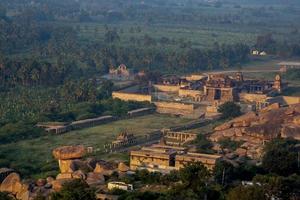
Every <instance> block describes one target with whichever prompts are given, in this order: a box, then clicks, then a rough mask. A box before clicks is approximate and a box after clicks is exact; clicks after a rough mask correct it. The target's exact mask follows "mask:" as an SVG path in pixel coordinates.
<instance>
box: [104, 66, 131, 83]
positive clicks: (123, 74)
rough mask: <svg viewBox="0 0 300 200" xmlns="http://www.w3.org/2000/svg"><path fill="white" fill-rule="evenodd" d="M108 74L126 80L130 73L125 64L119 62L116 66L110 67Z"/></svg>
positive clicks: (113, 77) (112, 77)
mask: <svg viewBox="0 0 300 200" xmlns="http://www.w3.org/2000/svg"><path fill="white" fill-rule="evenodd" d="M109 76H110V78H111V79H121V80H128V79H130V78H131V76H132V74H131V72H130V71H129V70H128V69H127V67H126V65H124V64H121V65H119V67H117V68H114V67H110V69H109Z"/></svg>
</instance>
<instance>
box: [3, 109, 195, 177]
mask: <svg viewBox="0 0 300 200" xmlns="http://www.w3.org/2000/svg"><path fill="white" fill-rule="evenodd" d="M189 121H190V120H189V119H183V118H178V117H171V116H167V115H159V114H152V115H146V116H142V117H137V118H132V119H125V120H120V121H115V122H112V123H109V124H105V125H101V126H97V127H93V128H87V129H82V130H78V131H72V132H69V133H66V134H62V135H46V136H43V137H40V138H38V139H32V140H24V141H20V142H17V143H11V144H6V145H0V158H1V159H0V162H1V163H0V166H1V165H4V164H5V162H6V163H9V166H7V167H11V168H14V169H20V170H21V174H23V175H26V176H31V175H33V176H46V175H49V174H55V173H56V170H57V163H56V161H54V160H53V157H52V154H51V151H52V150H53V149H54V148H56V147H59V146H63V145H79V144H82V145H85V146H92V147H94V148H95V149H97V148H98V149H99V150H100V151H99V152H98V153H97V154H96V156H97V157H98V158H105V159H111V158H112V157H110V156H107V155H104V154H103V152H102V151H101V150H102V148H103V145H104V144H105V143H107V142H111V141H112V140H113V139H114V138H115V137H116V135H117V134H118V133H119V132H120V131H121V130H124V129H127V130H128V131H129V132H131V133H134V134H137V135H141V134H145V133H147V132H150V131H153V130H157V129H161V128H167V127H171V126H177V125H181V124H185V123H187V122H189ZM112 156H116V157H118V158H119V157H120V156H124V155H112ZM45 172H47V173H45ZM50 172H51V173H50Z"/></svg>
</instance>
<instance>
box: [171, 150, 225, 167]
mask: <svg viewBox="0 0 300 200" xmlns="http://www.w3.org/2000/svg"><path fill="white" fill-rule="evenodd" d="M220 158H221V156H219V155H210V154H201V153H190V152H188V153H187V154H183V155H176V161H175V167H176V169H180V168H183V167H185V166H186V165H188V164H191V163H195V162H200V163H202V164H203V165H204V166H205V167H207V168H208V169H213V168H214V166H215V165H216V162H217V160H218V159H220Z"/></svg>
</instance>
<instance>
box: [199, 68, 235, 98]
mask: <svg viewBox="0 0 300 200" xmlns="http://www.w3.org/2000/svg"><path fill="white" fill-rule="evenodd" d="M204 94H205V96H206V100H208V101H215V100H219V101H222V102H226V101H237V99H238V94H237V88H236V86H235V83H234V81H233V79H231V78H229V76H227V75H224V74H216V75H208V79H207V81H206V84H205V86H204Z"/></svg>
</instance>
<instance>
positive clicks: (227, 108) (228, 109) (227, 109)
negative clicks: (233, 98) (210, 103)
mask: <svg viewBox="0 0 300 200" xmlns="http://www.w3.org/2000/svg"><path fill="white" fill-rule="evenodd" d="M218 112H220V113H221V114H222V118H223V119H232V118H235V117H238V116H240V115H241V114H242V112H241V107H240V106H239V105H237V104H235V103H234V102H226V103H224V104H222V105H221V106H219V108H218Z"/></svg>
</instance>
